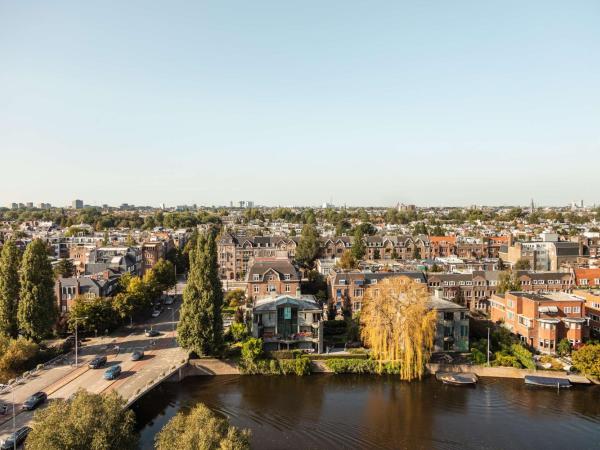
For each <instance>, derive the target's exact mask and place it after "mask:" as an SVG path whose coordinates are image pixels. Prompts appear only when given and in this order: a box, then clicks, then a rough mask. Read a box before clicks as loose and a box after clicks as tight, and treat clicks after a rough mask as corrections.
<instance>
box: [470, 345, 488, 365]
mask: <svg viewBox="0 0 600 450" xmlns="http://www.w3.org/2000/svg"><path fill="white" fill-rule="evenodd" d="M471 360H472V361H473V363H474V364H485V363H487V357H486V356H485V353H482V352H481V350H479V349H478V348H472V349H471Z"/></svg>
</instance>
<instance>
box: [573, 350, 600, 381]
mask: <svg viewBox="0 0 600 450" xmlns="http://www.w3.org/2000/svg"><path fill="white" fill-rule="evenodd" d="M571 359H572V360H573V365H574V366H575V368H576V369H577V370H579V371H580V372H582V373H583V374H585V375H592V376H594V377H600V344H587V345H584V346H583V347H581V348H580V349H579V350H576V351H574V352H573V354H572V355H571Z"/></svg>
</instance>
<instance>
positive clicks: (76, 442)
mask: <svg viewBox="0 0 600 450" xmlns="http://www.w3.org/2000/svg"><path fill="white" fill-rule="evenodd" d="M134 426H135V414H134V413H133V411H131V410H130V409H126V408H125V401H124V400H123V399H122V398H121V397H120V396H119V395H118V394H117V393H115V392H111V393H109V394H107V395H102V394H90V393H88V392H87V391H84V390H80V391H78V392H77V393H76V394H75V395H74V396H73V397H71V398H70V399H69V400H63V399H56V400H53V401H52V402H50V403H49V405H48V407H47V408H43V409H39V410H37V411H36V413H35V415H34V421H33V425H32V428H33V429H32V430H31V432H30V433H29V436H28V437H27V448H28V449H31V450H88V449H89V450H113V449H119V450H129V449H131V450H134V449H137V448H138V436H137V434H136V432H135V429H134Z"/></svg>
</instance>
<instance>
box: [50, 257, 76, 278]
mask: <svg viewBox="0 0 600 450" xmlns="http://www.w3.org/2000/svg"><path fill="white" fill-rule="evenodd" d="M54 274H55V275H56V277H57V278H58V277H62V278H71V277H72V276H73V275H74V274H75V266H74V265H73V262H72V261H71V260H70V259H67V258H63V259H61V260H60V261H58V263H57V264H56V266H54Z"/></svg>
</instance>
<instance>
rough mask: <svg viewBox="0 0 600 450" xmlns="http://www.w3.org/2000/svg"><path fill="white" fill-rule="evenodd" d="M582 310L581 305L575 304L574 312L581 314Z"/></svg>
mask: <svg viewBox="0 0 600 450" xmlns="http://www.w3.org/2000/svg"><path fill="white" fill-rule="evenodd" d="M580 312H581V308H580V307H579V306H573V314H579V313H580Z"/></svg>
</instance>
